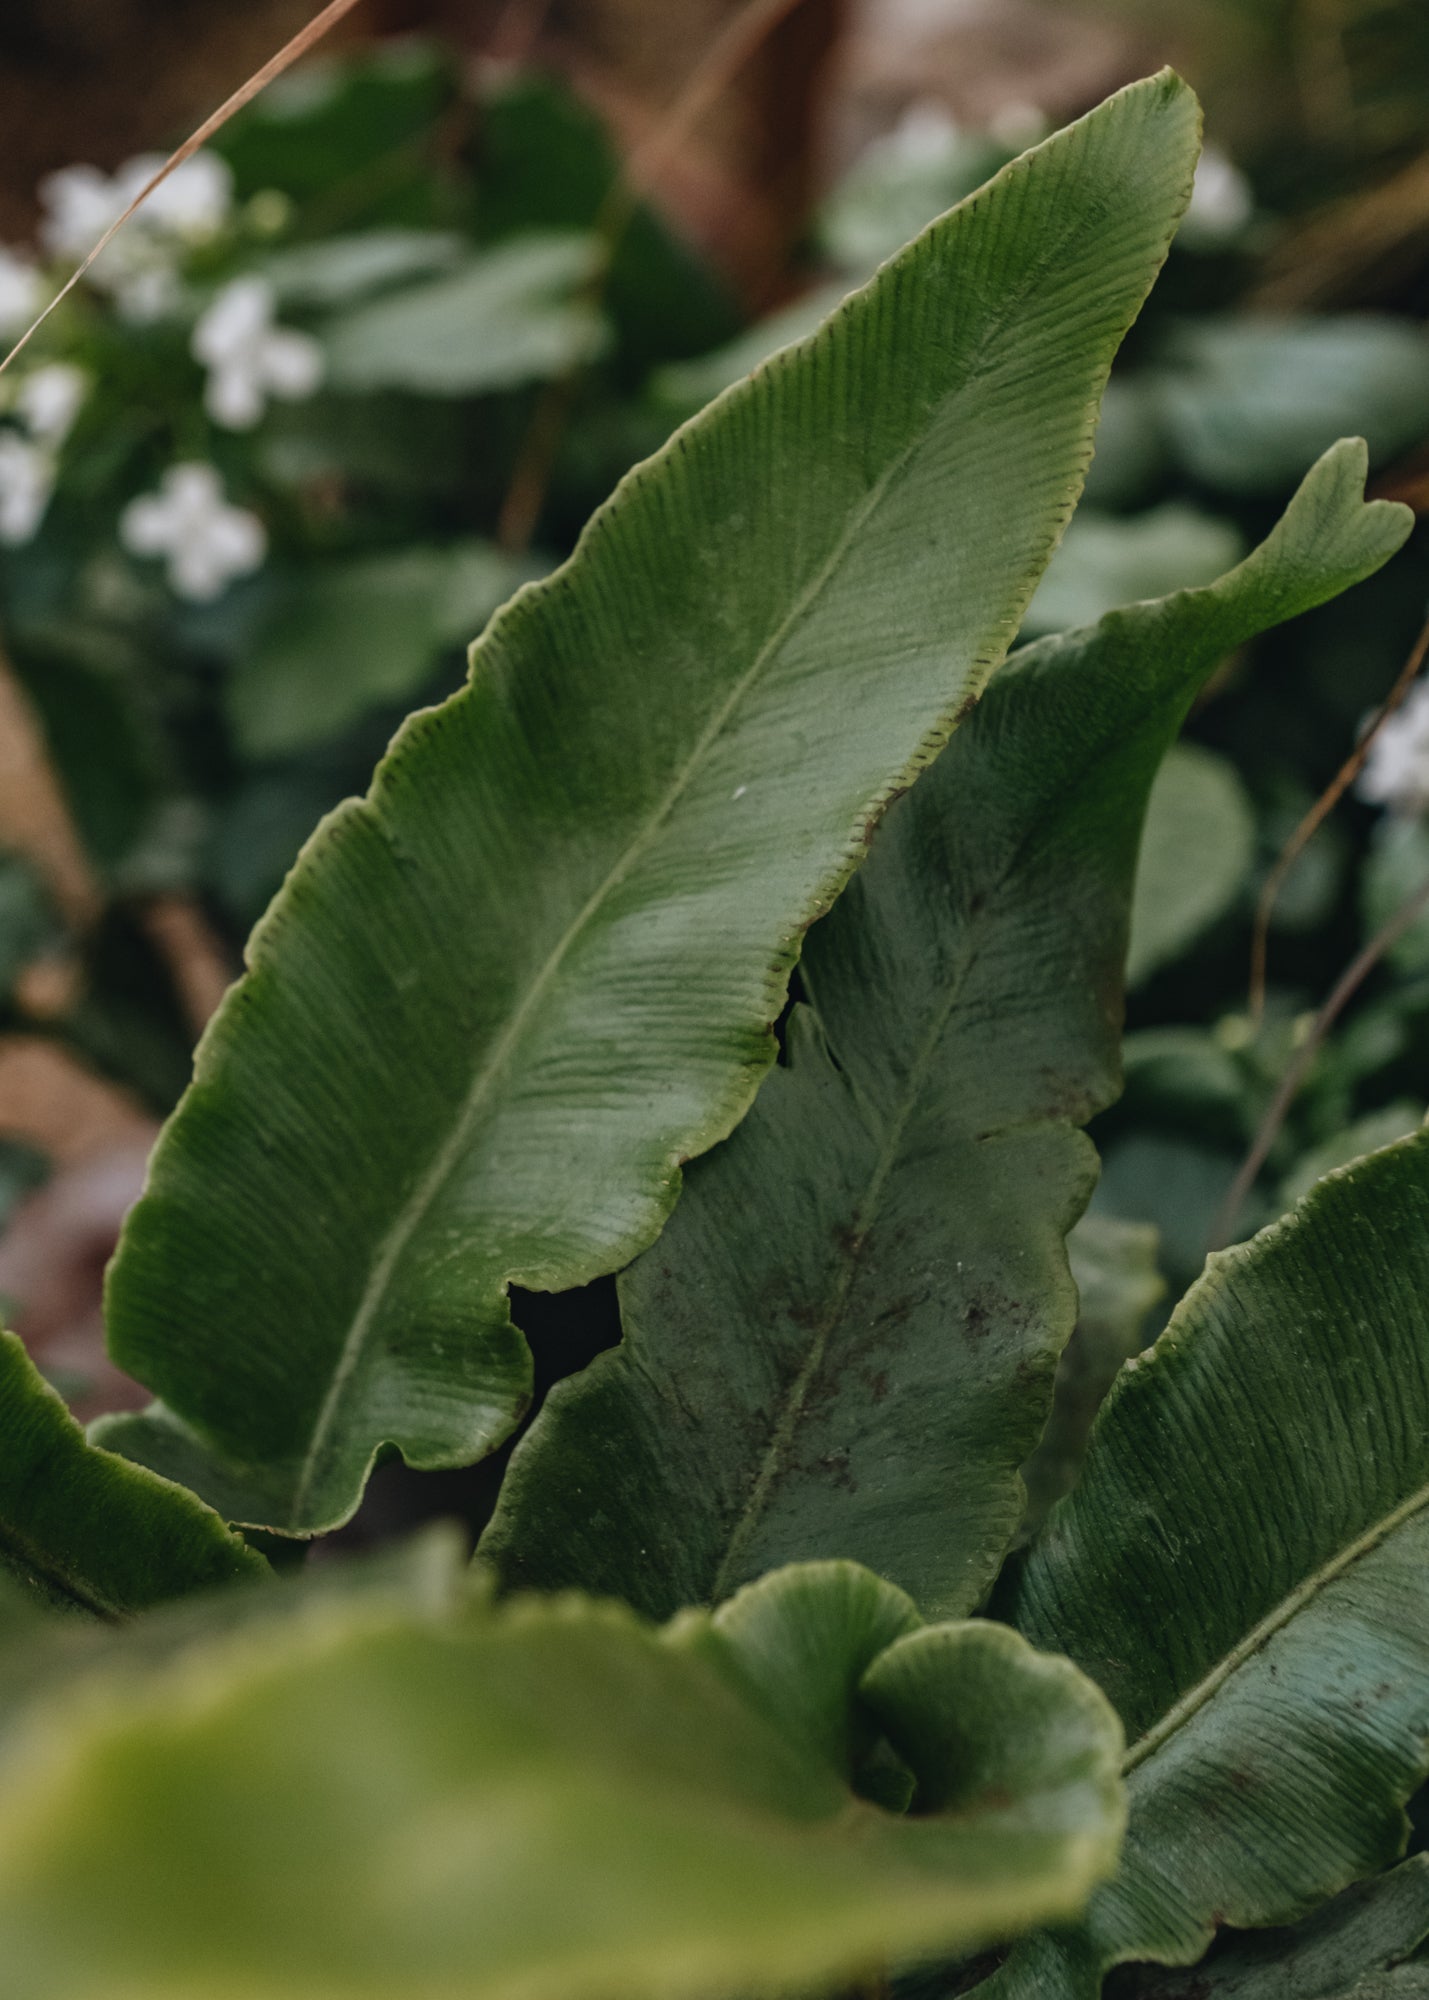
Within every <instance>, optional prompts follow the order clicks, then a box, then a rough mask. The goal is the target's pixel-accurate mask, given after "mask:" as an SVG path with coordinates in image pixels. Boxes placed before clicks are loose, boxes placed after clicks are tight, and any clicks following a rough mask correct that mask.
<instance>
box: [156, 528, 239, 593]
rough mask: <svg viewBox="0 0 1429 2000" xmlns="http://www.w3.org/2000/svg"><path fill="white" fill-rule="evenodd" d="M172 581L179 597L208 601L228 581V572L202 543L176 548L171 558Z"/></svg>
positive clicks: (170, 574) (170, 579) (222, 588)
mask: <svg viewBox="0 0 1429 2000" xmlns="http://www.w3.org/2000/svg"><path fill="white" fill-rule="evenodd" d="M168 574H169V583H170V585H171V586H172V588H173V590H174V593H175V595H176V596H178V597H187V598H188V599H189V600H190V602H191V603H194V604H208V603H211V602H212V601H213V599H214V598H215V597H218V596H219V595H220V594H221V593H222V591H223V590H224V589H225V588H226V586H227V584H228V572H227V570H226V569H225V568H224V566H223V564H222V562H221V561H218V560H216V559H215V558H214V556H213V555H212V554H211V552H210V551H209V550H208V549H207V548H206V547H205V546H204V545H203V543H202V542H195V543H192V544H187V545H185V546H184V547H183V548H179V549H175V550H174V552H173V554H172V555H171V556H170V558H169V571H168Z"/></svg>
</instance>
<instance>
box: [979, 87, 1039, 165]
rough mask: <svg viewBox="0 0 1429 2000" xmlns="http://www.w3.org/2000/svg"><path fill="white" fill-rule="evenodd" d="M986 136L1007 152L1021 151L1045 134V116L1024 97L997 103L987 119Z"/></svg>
mask: <svg viewBox="0 0 1429 2000" xmlns="http://www.w3.org/2000/svg"><path fill="white" fill-rule="evenodd" d="M987 134H988V137H989V138H990V139H992V140H994V141H995V142H996V144H997V145H999V146H1001V147H1003V148H1004V149H1005V150H1006V151H1007V152H1009V153H1023V152H1025V151H1026V150H1027V148H1028V147H1029V146H1035V145H1036V144H1037V143H1038V141H1039V140H1040V139H1045V138H1046V136H1047V118H1046V114H1045V112H1042V111H1039V110H1038V108H1037V106H1036V105H1035V104H1029V103H1028V102H1027V101H1026V99H1025V98H1020V97H1019V98H1014V99H1013V100H1012V102H1011V103H1008V104H999V106H998V107H997V109H996V111H994V112H993V114H992V116H991V118H989V119H988V121H987Z"/></svg>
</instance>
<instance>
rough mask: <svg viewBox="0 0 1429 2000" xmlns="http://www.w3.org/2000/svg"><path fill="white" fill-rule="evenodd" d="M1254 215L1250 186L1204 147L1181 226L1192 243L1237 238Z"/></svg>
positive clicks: (1213, 150) (1217, 154) (1211, 149)
mask: <svg viewBox="0 0 1429 2000" xmlns="http://www.w3.org/2000/svg"><path fill="white" fill-rule="evenodd" d="M1254 212H1255V197H1254V195H1253V194H1252V193H1251V190H1250V182H1249V181H1248V180H1247V179H1246V177H1245V175H1244V174H1243V173H1242V172H1241V170H1240V168H1239V167H1237V166H1236V165H1235V164H1234V162H1233V161H1231V160H1228V159H1227V158H1226V156H1225V154H1224V153H1222V152H1219V151H1218V150H1217V149H1216V147H1214V146H1207V147H1206V148H1205V150H1204V151H1203V152H1202V154H1201V157H1200V160H1199V162H1198V163H1197V166H1196V178H1195V179H1194V181H1193V182H1192V183H1191V201H1190V206H1189V207H1188V208H1187V210H1186V214H1185V218H1184V220H1183V223H1182V228H1183V231H1185V232H1187V233H1189V235H1190V236H1191V238H1192V240H1193V241H1198V242H1201V243H1222V242H1225V241H1227V240H1228V239H1229V238H1230V237H1233V236H1238V235H1239V234H1240V232H1241V230H1243V229H1244V228H1245V226H1246V224H1247V223H1248V222H1249V221H1250V218H1251V216H1252V215H1253V214H1254Z"/></svg>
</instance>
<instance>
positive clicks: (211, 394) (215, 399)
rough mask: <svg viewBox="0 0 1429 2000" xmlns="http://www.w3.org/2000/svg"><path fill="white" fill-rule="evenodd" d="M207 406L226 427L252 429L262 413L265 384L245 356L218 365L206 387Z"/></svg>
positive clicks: (240, 429) (237, 429)
mask: <svg viewBox="0 0 1429 2000" xmlns="http://www.w3.org/2000/svg"><path fill="white" fill-rule="evenodd" d="M203 401H204V408H205V409H206V410H207V411H208V413H209V415H210V416H211V417H212V418H213V421H214V422H215V423H216V424H221V425H222V426H223V428H224V430H226V431H251V430H252V428H253V426H254V425H255V424H256V423H257V421H258V419H259V418H260V417H261V416H262V414H263V406H264V395H263V384H262V382H261V381H260V380H259V377H258V374H257V371H256V370H255V369H254V368H253V366H252V364H251V363H250V362H249V361H248V360H247V359H246V358H245V359H243V360H241V361H235V362H230V363H227V364H226V365H225V366H224V367H222V368H215V369H214V370H213V372H212V374H211V375H210V376H209V378H208V386H207V388H206V389H205V390H204V397H203Z"/></svg>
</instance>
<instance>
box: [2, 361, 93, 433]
mask: <svg viewBox="0 0 1429 2000" xmlns="http://www.w3.org/2000/svg"><path fill="white" fill-rule="evenodd" d="M88 394H89V377H88V376H87V375H86V374H85V372H84V370H83V369H82V368H76V367H74V366H73V365H72V364H71V363H69V362H67V361H51V362H49V363H47V365H46V366H45V367H43V368H37V369H36V370H35V371H34V373H33V374H32V375H27V376H26V377H25V379H24V381H23V382H22V383H21V384H20V387H19V391H18V393H17V394H16V397H15V407H16V409H17V410H18V411H19V413H20V419H21V422H22V423H23V424H24V426H25V428H26V429H27V430H28V431H29V433H30V436H31V437H33V438H38V439H39V440H40V441H41V442H42V443H44V444H48V445H59V444H63V442H64V440H65V439H66V438H67V437H68V436H69V433H70V429H71V427H72V426H73V424H74V420H75V418H76V417H77V416H78V415H79V413H80V409H81V407H82V405H83V403H84V399H85V397H86V396H87V395H88Z"/></svg>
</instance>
